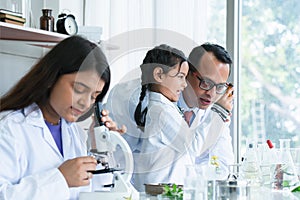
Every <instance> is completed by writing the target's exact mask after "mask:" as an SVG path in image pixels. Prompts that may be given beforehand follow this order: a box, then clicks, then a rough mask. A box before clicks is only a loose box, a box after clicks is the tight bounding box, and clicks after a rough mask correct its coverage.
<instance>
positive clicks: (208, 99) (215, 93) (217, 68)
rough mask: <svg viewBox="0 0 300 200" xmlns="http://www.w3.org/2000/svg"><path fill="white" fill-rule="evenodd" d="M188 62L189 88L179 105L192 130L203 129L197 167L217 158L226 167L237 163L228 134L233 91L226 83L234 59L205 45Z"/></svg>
mask: <svg viewBox="0 0 300 200" xmlns="http://www.w3.org/2000/svg"><path fill="white" fill-rule="evenodd" d="M188 61H189V74H188V76H187V82H188V87H187V88H185V90H184V91H183V94H182V96H181V98H180V100H179V102H178V104H179V107H180V108H181V109H182V110H183V111H184V113H185V114H184V115H185V116H186V121H188V122H189V124H190V126H191V127H195V126H199V125H200V126H201V127H204V128H203V129H204V130H203V129H202V137H203V138H204V140H205V143H204V144H205V145H204V146H203V147H202V151H201V154H200V155H199V156H198V157H197V158H196V163H207V162H208V161H209V158H210V157H211V156H217V157H218V160H219V161H220V164H221V165H223V166H225V167H226V166H227V165H228V164H232V163H233V162H234V154H233V149H232V143H231V142H232V141H231V136H230V130H229V125H230V116H231V110H232V107H233V105H232V101H233V89H234V88H233V86H232V84H230V83H227V79H228V77H229V75H230V70H231V64H232V60H231V57H230V55H229V54H228V52H227V51H226V50H225V49H224V48H223V47H221V46H219V45H216V44H210V43H205V44H202V45H201V46H198V47H195V48H194V49H193V50H192V51H191V53H190V55H189V58H188ZM200 130H201V129H200Z"/></svg>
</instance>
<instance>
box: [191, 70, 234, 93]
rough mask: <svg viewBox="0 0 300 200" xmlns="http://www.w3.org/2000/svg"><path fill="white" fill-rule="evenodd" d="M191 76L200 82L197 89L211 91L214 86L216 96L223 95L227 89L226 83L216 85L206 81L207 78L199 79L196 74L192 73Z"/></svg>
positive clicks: (208, 80)
mask: <svg viewBox="0 0 300 200" xmlns="http://www.w3.org/2000/svg"><path fill="white" fill-rule="evenodd" d="M193 75H194V76H195V77H196V78H197V79H198V80H199V81H200V83H199V87H200V88H201V89H203V90H206V91H209V90H211V89H212V88H213V87H214V86H216V93H217V94H224V93H225V91H226V90H227V88H228V84H227V83H218V84H215V83H214V82H213V81H212V80H210V79H207V78H200V77H199V76H197V75H196V74H194V73H193Z"/></svg>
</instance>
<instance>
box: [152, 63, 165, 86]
mask: <svg viewBox="0 0 300 200" xmlns="http://www.w3.org/2000/svg"><path fill="white" fill-rule="evenodd" d="M163 72H164V71H163V69H162V68H161V67H155V68H154V70H153V78H154V80H155V81H156V82H158V83H161V82H162V81H163V78H164V73H163Z"/></svg>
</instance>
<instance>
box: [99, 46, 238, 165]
mask: <svg viewBox="0 0 300 200" xmlns="http://www.w3.org/2000/svg"><path fill="white" fill-rule="evenodd" d="M188 61H189V73H188V76H187V83H188V86H187V88H185V89H184V91H183V93H182V95H181V97H180V99H179V101H178V107H179V108H180V109H182V111H183V112H184V115H185V116H186V115H188V113H189V115H190V116H189V117H185V119H186V121H187V122H188V123H189V125H190V127H191V129H194V128H195V127H199V128H195V129H196V130H197V131H199V133H201V137H202V138H203V140H204V141H205V143H204V145H203V147H202V150H201V152H200V153H199V154H198V156H197V158H196V162H197V163H207V162H208V161H209V158H210V157H211V156H217V157H218V160H219V161H220V165H221V166H225V167H226V166H227V165H228V164H231V163H233V162H234V156H233V149H232V144H231V136H230V132H229V124H230V115H231V110H232V100H233V96H232V93H233V87H232V86H230V84H229V83H227V79H228V77H229V74H230V64H231V63H232V61H231V58H230V55H229V54H228V52H227V51H226V50H225V49H224V48H223V47H221V46H219V45H215V44H209V43H206V44H203V45H201V46H198V47H196V48H194V49H193V50H192V52H191V53H190V55H189V58H188ZM140 86H141V80H140V78H138V79H134V80H130V81H126V82H122V83H119V84H117V85H116V86H115V87H114V88H112V90H111V91H110V93H109V96H108V99H107V103H106V105H105V107H106V109H108V110H109V111H110V116H111V117H112V119H113V120H114V121H116V122H117V123H118V124H125V125H126V127H127V132H126V133H125V134H123V137H124V138H125V139H126V141H127V142H128V144H129V146H130V147H131V150H132V151H133V153H139V145H140V144H141V140H142V138H143V131H142V130H141V129H139V128H137V125H136V123H135V120H134V112H135V109H136V106H137V104H138V101H139V96H140V91H141V87H140ZM216 102H217V103H216ZM198 135H199V134H198Z"/></svg>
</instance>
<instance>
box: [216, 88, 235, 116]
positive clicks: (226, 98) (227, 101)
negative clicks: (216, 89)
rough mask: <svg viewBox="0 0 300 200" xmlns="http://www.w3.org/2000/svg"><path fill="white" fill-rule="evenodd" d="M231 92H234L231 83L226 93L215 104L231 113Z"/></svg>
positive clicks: (232, 96)
mask: <svg viewBox="0 0 300 200" xmlns="http://www.w3.org/2000/svg"><path fill="white" fill-rule="evenodd" d="M233 91H234V87H233V85H232V84H231V83H229V86H228V88H227V90H226V92H225V93H224V94H223V96H222V97H221V98H220V99H219V100H218V101H217V102H216V103H217V104H218V105H220V106H222V107H223V108H224V109H226V110H227V111H229V112H231V111H232V108H233V98H234V95H233Z"/></svg>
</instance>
